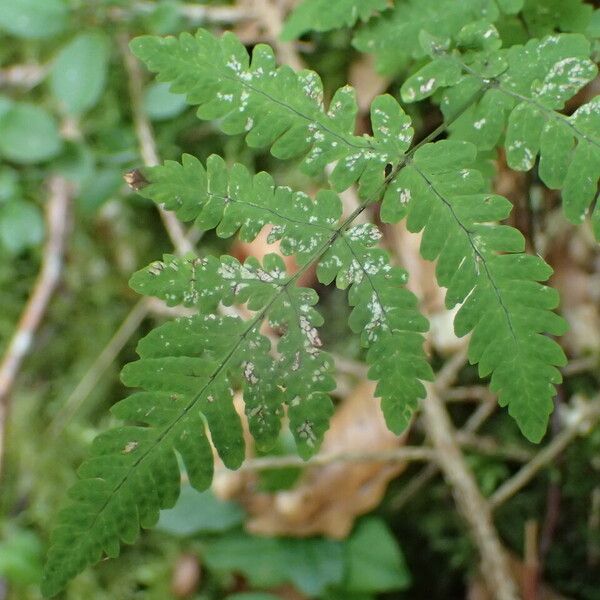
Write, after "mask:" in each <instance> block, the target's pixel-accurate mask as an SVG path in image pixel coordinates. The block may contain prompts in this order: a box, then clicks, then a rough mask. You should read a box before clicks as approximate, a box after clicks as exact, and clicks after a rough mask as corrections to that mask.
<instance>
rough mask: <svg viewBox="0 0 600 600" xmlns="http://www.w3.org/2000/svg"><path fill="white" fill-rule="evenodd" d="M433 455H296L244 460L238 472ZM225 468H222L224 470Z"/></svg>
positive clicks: (422, 450)
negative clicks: (306, 458)
mask: <svg viewBox="0 0 600 600" xmlns="http://www.w3.org/2000/svg"><path fill="white" fill-rule="evenodd" d="M434 456H435V454H434V452H433V450H432V449H431V448H427V447H422V446H402V447H400V448H394V449H392V450H386V451H382V452H356V453H352V452H343V453H336V454H317V455H316V456H313V457H312V458H311V459H309V460H306V461H305V460H303V459H302V458H300V457H299V456H298V455H295V454H294V455H289V456H264V457H260V458H250V459H248V460H246V461H245V462H244V463H243V464H242V466H241V467H240V468H239V471H264V470H265V469H282V468H289V467H300V468H309V467H320V466H324V465H329V464H331V463H337V462H405V461H430V460H433V458H434ZM224 468H225V467H223V469H224Z"/></svg>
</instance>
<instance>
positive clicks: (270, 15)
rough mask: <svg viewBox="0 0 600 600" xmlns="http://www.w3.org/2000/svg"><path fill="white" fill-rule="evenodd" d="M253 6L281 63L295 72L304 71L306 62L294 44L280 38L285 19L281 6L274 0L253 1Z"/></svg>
mask: <svg viewBox="0 0 600 600" xmlns="http://www.w3.org/2000/svg"><path fill="white" fill-rule="evenodd" d="M251 6H252V8H253V9H254V11H255V16H256V18H257V19H258V20H259V21H260V22H261V24H262V25H263V26H264V29H265V33H266V34H267V38H268V39H267V41H268V42H269V43H270V44H271V45H272V46H273V47H274V48H275V51H276V53H277V56H278V58H279V62H281V63H284V64H287V65H289V66H290V67H292V69H294V70H295V71H299V70H301V69H303V68H304V62H303V61H302V59H301V58H300V55H299V54H298V52H297V51H296V47H295V46H294V44H292V43H290V42H284V41H282V40H281V38H280V36H279V34H280V33H281V29H282V26H283V21H284V18H285V17H284V14H283V11H282V8H281V4H280V3H278V2H275V1H274V0H252V3H251Z"/></svg>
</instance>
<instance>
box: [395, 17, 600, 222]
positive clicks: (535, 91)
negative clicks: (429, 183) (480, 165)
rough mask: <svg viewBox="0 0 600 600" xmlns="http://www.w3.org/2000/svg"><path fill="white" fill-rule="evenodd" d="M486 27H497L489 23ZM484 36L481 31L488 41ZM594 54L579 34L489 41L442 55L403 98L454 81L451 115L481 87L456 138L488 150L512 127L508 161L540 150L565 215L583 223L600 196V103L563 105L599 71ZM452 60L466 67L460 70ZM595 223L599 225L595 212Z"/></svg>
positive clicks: (528, 161)
mask: <svg viewBox="0 0 600 600" xmlns="http://www.w3.org/2000/svg"><path fill="white" fill-rule="evenodd" d="M487 31H490V32H493V31H494V29H493V27H492V26H490V25H488V29H487ZM486 36H487V34H486V30H484V29H482V30H481V31H480V32H479V39H480V40H482V44H483V40H484V39H485V38H486ZM487 37H488V38H490V37H492V36H487ZM589 54H590V44H589V42H588V40H587V39H586V38H585V37H584V36H582V35H580V34H560V35H552V36H548V37H546V38H544V39H543V40H530V41H529V42H528V43H527V44H526V45H524V46H513V47H511V48H510V49H509V50H503V49H492V50H489V51H488V50H486V49H485V47H484V48H483V50H480V51H479V52H471V53H470V54H468V55H465V56H463V57H461V58H458V57H457V55H456V54H444V55H442V56H437V57H434V58H433V60H432V61H431V62H430V63H429V64H427V65H426V66H425V67H423V68H422V69H421V70H420V71H418V72H417V73H415V74H414V75H413V76H411V77H410V78H409V79H408V80H407V81H406V82H405V83H404V84H403V86H402V96H403V99H404V100H405V101H413V100H420V99H423V98H425V97H428V96H430V95H431V94H432V93H433V92H434V91H435V90H437V89H439V88H442V87H446V86H450V88H449V89H448V90H447V91H446V92H445V94H444V97H443V99H442V102H441V108H442V111H443V112H444V114H445V115H446V116H449V115H452V114H455V113H456V112H457V111H458V110H460V108H461V106H463V105H464V104H465V103H468V102H469V100H470V99H472V98H473V96H474V94H476V93H477V91H480V92H484V93H483V97H482V98H481V100H480V101H479V102H476V103H474V105H473V106H472V107H471V108H470V109H469V110H467V111H466V112H465V114H464V115H463V116H462V117H461V118H459V119H458V120H457V121H456V123H455V124H454V125H453V127H452V128H451V131H452V135H453V138H455V139H464V140H466V141H470V142H472V143H474V144H476V145H477V146H478V147H479V148H480V149H482V150H488V149H491V148H494V147H495V146H496V145H497V143H498V142H499V140H500V139H501V135H502V133H503V131H504V130H505V128H506V135H505V140H504V145H505V148H506V158H507V162H508V164H509V166H510V167H511V168H513V169H516V170H520V171H527V170H530V169H532V168H533V167H534V165H535V164H536V159H537V157H538V155H539V157H540V166H539V174H540V177H541V179H542V181H543V182H544V183H545V184H546V185H548V187H550V188H552V189H562V195H563V206H564V211H565V215H566V216H567V218H568V219H569V220H571V221H572V222H574V223H580V222H582V221H583V220H584V218H585V215H586V213H587V211H588V209H589V207H590V205H591V204H592V203H593V201H594V198H595V196H596V193H597V185H598V178H599V177H600V135H599V133H598V132H600V127H599V124H600V103H599V102H598V99H597V98H595V99H594V100H592V101H591V102H589V103H588V104H587V105H584V106H582V107H580V108H579V109H578V110H577V111H576V112H575V113H574V114H573V115H571V116H565V115H563V114H561V113H560V112H558V111H560V110H561V109H562V108H563V107H564V105H565V103H566V102H567V100H569V99H570V98H572V97H573V96H574V95H575V94H576V93H577V92H578V91H579V90H580V89H581V88H582V87H584V86H585V85H586V84H587V83H589V82H590V81H591V80H592V79H594V77H595V76H596V74H597V67H596V65H595V64H594V63H593V62H592V61H591V60H590V59H589ZM452 66H454V67H458V66H460V67H461V70H462V75H457V74H456V71H452V70H451V69H452ZM490 86H491V89H488V88H490ZM594 224H595V226H596V229H598V226H597V217H596V218H595V219H594Z"/></svg>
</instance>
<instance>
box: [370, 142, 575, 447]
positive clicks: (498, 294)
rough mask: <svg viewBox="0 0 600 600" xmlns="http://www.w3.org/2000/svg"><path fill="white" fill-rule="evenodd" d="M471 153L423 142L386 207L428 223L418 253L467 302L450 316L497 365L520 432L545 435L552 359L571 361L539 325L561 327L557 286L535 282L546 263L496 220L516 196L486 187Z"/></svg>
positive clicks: (456, 300) (485, 360) (411, 223)
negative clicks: (396, 197)
mask: <svg viewBox="0 0 600 600" xmlns="http://www.w3.org/2000/svg"><path fill="white" fill-rule="evenodd" d="M475 157H476V149H475V146H473V145H472V144H470V143H468V142H458V141H449V140H448V141H441V142H436V143H434V144H427V145H425V146H423V147H422V148H420V149H419V150H417V152H416V153H415V155H414V158H413V160H412V162H411V164H410V165H408V166H407V167H406V168H405V169H404V170H402V171H401V172H400V173H399V175H398V176H397V177H396V179H395V180H394V182H393V184H392V185H393V186H395V187H396V189H398V190H399V194H400V197H401V199H402V202H400V203H397V202H394V200H393V199H392V198H391V197H390V198H388V199H386V200H385V201H384V203H383V206H382V211H381V216H382V219H383V220H385V221H388V222H396V221H398V220H400V219H401V218H404V217H405V216H406V218H407V226H408V228H409V230H411V231H415V232H417V231H421V230H423V239H422V241H421V254H422V255H423V256H424V257H425V258H426V259H428V260H435V259H437V267H436V275H437V278H438V281H439V283H440V285H442V286H444V287H446V288H448V289H447V293H446V305H447V307H448V308H452V307H453V306H455V305H456V304H461V303H462V306H461V308H460V310H459V311H458V314H457V316H456V318H455V323H454V325H455V331H456V333H457V335H459V336H462V335H465V334H467V333H469V332H472V337H471V340H470V343H469V359H470V361H471V362H472V363H478V364H479V374H480V376H482V377H484V376H487V375H490V374H491V376H492V379H491V389H492V390H494V391H495V392H497V393H498V400H499V403H500V404H501V405H502V406H508V409H509V412H510V414H511V415H512V416H513V417H514V418H515V420H516V421H517V423H518V425H519V427H520V428H521V431H522V432H523V434H524V435H525V436H526V437H527V438H529V439H530V440H532V441H539V440H540V439H541V438H542V436H543V435H544V433H545V431H546V427H547V423H548V416H549V414H550V413H551V412H552V408H553V404H552V397H553V396H554V394H555V390H554V386H553V384H556V383H559V382H560V381H561V375H560V372H559V371H558V370H557V369H556V368H555V367H556V366H560V365H563V364H565V361H566V359H565V357H564V354H563V352H562V350H561V348H560V346H559V345H558V344H556V342H554V341H553V340H552V339H551V338H549V337H546V336H545V335H543V334H544V333H550V334H553V335H561V334H562V333H564V330H565V323H564V321H563V320H562V318H560V317H558V316H557V315H556V314H554V313H552V312H551V309H553V308H555V307H556V306H557V304H558V294H557V293H556V292H555V291H554V290H552V289H551V288H548V287H545V286H542V285H540V284H539V283H538V282H539V281H545V280H546V279H547V278H548V277H549V276H550V274H551V273H552V270H551V269H550V267H548V266H547V265H546V264H545V263H544V261H543V260H542V259H541V258H539V257H536V256H528V255H526V254H523V250H524V246H525V243H524V239H523V236H522V235H521V234H520V232H519V231H518V230H516V229H513V228H511V227H507V226H504V225H496V224H493V222H494V221H499V220H502V219H505V218H506V217H507V216H508V214H509V212H510V209H511V205H510V203H509V202H508V201H507V200H506V199H505V198H503V197H501V196H497V195H493V194H488V193H485V186H484V181H483V178H482V177H481V175H480V174H479V172H478V171H476V170H474V169H471V168H470V164H472V163H473V161H474V160H475Z"/></svg>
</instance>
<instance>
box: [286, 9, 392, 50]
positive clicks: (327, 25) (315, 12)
mask: <svg viewBox="0 0 600 600" xmlns="http://www.w3.org/2000/svg"><path fill="white" fill-rule="evenodd" d="M389 6H390V4H389V2H388V0H338V1H337V2H335V3H331V2H329V0H304V1H303V2H301V3H300V4H299V5H298V6H297V7H296V8H295V9H294V10H293V12H292V13H291V15H290V16H289V17H288V18H287V21H286V23H285V26H284V28H283V31H282V32H281V37H282V38H283V39H284V40H293V39H294V38H297V37H300V36H301V35H303V34H304V33H306V32H307V31H330V30H331V29H340V28H342V27H352V26H353V25H354V24H355V23H356V21H358V20H359V19H360V20H361V21H367V20H368V19H369V18H370V17H371V16H372V15H373V14H375V13H376V12H377V11H383V10H385V9H387V8H389Z"/></svg>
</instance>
